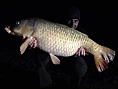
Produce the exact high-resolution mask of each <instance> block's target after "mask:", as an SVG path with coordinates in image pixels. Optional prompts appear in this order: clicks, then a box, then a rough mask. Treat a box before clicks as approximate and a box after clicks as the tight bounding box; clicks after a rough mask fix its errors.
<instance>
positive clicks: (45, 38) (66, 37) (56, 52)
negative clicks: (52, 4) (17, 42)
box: [5, 18, 115, 72]
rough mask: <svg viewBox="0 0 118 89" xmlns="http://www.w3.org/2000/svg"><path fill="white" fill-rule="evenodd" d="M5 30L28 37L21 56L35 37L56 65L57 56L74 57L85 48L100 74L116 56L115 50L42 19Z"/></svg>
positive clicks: (22, 21) (27, 21)
mask: <svg viewBox="0 0 118 89" xmlns="http://www.w3.org/2000/svg"><path fill="white" fill-rule="evenodd" d="M5 30H6V31H7V32H8V33H11V34H16V35H19V36H26V37H28V38H27V39H26V41H25V42H24V43H23V44H22V45H21V47H20V51H21V54H23V53H24V52H25V50H26V48H27V47H28V44H29V42H30V41H31V40H32V38H34V37H35V38H36V39H37V41H38V48H40V49H42V50H44V51H46V52H48V53H49V54H50V57H51V60H52V62H53V63H54V64H59V63H60V60H59V59H58V58H57V57H56V56H64V57H67V56H72V55H74V54H75V53H76V52H77V50H78V48H80V47H84V48H85V49H86V51H87V52H88V53H91V54H93V56H94V60H95V64H96V67H97V69H98V71H99V72H102V71H104V70H105V69H106V68H108V62H109V61H110V60H111V61H112V60H113V59H114V56H115V51H114V50H112V49H110V48H107V47H105V46H102V45H99V44H97V43H96V42H94V41H93V40H92V39H90V38H89V37H88V36H87V35H86V34H84V33H81V32H79V31H77V30H73V29H72V28H69V27H68V26H65V25H62V24H58V23H54V22H51V21H48V20H44V19H40V18H39V19H38V18H37V19H33V18H31V19H26V20H21V21H19V22H17V26H15V27H14V28H12V27H9V28H7V27H6V28H5Z"/></svg>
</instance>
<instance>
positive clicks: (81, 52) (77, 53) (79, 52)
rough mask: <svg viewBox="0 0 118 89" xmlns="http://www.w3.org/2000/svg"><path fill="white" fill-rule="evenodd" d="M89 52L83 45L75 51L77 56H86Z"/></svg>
mask: <svg viewBox="0 0 118 89" xmlns="http://www.w3.org/2000/svg"><path fill="white" fill-rule="evenodd" d="M87 54H88V53H86V50H85V49H84V48H83V47H80V48H79V49H78V51H77V52H76V53H75V56H81V55H82V56H85V55H87Z"/></svg>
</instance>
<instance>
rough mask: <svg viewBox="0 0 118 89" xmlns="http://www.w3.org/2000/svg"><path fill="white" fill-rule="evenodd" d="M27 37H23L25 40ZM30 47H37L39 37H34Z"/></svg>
mask: <svg viewBox="0 0 118 89" xmlns="http://www.w3.org/2000/svg"><path fill="white" fill-rule="evenodd" d="M26 38H27V37H23V40H25V39H26ZM29 46H30V48H36V47H37V39H36V38H33V39H32V40H31V41H30V43H29Z"/></svg>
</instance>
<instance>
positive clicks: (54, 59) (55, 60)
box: [50, 53, 60, 64]
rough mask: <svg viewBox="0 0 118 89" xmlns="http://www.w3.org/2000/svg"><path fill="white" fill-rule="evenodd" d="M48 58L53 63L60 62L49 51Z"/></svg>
mask: <svg viewBox="0 0 118 89" xmlns="http://www.w3.org/2000/svg"><path fill="white" fill-rule="evenodd" d="M50 58H51V60H52V63H53V64H60V60H59V59H58V58H57V57H56V56H54V55H53V54H51V53H50Z"/></svg>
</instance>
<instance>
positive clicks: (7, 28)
mask: <svg viewBox="0 0 118 89" xmlns="http://www.w3.org/2000/svg"><path fill="white" fill-rule="evenodd" d="M4 29H5V31H6V32H7V33H8V34H12V35H15V33H14V32H12V31H11V30H10V26H7V27H5V28H4Z"/></svg>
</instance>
